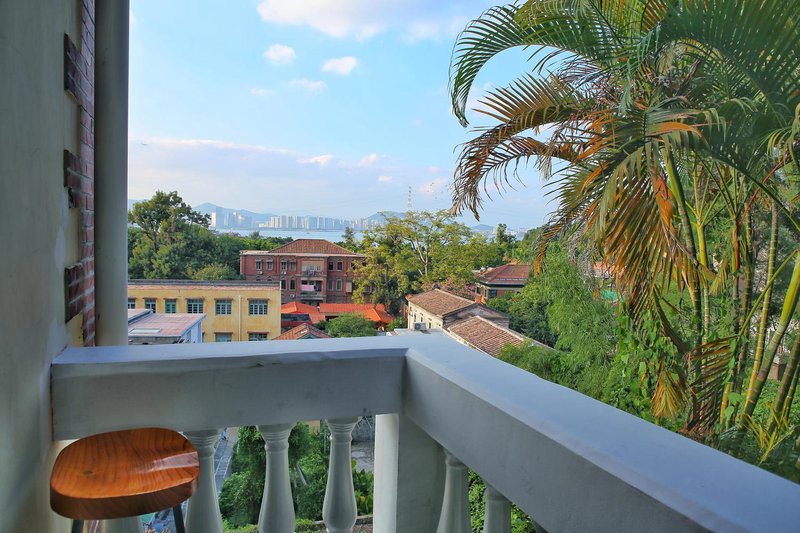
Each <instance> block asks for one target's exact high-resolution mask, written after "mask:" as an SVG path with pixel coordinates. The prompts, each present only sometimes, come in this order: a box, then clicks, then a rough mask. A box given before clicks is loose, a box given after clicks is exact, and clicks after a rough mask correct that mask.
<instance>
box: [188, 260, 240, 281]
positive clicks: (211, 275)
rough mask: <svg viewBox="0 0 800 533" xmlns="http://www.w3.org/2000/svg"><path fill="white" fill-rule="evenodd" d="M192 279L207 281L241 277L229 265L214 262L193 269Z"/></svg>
mask: <svg viewBox="0 0 800 533" xmlns="http://www.w3.org/2000/svg"><path fill="white" fill-rule="evenodd" d="M192 279H196V280H205V281H214V280H227V279H239V275H238V274H237V273H236V272H235V271H234V270H233V269H232V268H231V267H229V266H228V265H221V264H219V263H212V264H210V265H206V266H204V267H202V268H200V269H198V270H195V271H193V272H192Z"/></svg>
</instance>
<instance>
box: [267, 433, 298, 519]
mask: <svg viewBox="0 0 800 533" xmlns="http://www.w3.org/2000/svg"><path fill="white" fill-rule="evenodd" d="M293 427H294V424H275V425H270V426H258V431H260V432H261V436H262V437H263V438H264V448H265V449H266V451H267V470H266V475H265V476H264V497H263V498H262V499H261V513H260V515H259V517H258V531H259V532H260V533H292V532H293V531H294V504H293V503H292V487H291V485H290V484H289V434H290V433H291V432H292V428H293Z"/></svg>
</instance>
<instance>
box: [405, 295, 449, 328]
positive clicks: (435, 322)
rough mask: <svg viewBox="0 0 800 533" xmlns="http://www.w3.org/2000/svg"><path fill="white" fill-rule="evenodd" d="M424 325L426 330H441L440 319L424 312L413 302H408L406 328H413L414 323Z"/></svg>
mask: <svg viewBox="0 0 800 533" xmlns="http://www.w3.org/2000/svg"><path fill="white" fill-rule="evenodd" d="M420 322H421V323H423V324H425V326H424V327H425V328H426V329H442V325H443V322H442V317H440V316H438V315H435V314H433V313H431V312H430V311H426V310H425V309H423V308H421V307H420V306H418V305H416V304H415V303H414V302H413V301H410V302H408V327H409V328H413V327H414V324H415V323H420Z"/></svg>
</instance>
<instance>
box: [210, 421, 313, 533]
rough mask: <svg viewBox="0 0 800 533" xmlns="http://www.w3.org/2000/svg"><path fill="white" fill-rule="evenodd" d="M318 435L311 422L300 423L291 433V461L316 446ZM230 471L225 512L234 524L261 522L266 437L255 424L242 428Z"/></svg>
mask: <svg viewBox="0 0 800 533" xmlns="http://www.w3.org/2000/svg"><path fill="white" fill-rule="evenodd" d="M314 442H315V437H314V436H313V435H312V433H311V431H310V430H309V429H308V426H306V425H305V424H297V425H296V426H295V427H294V428H293V429H292V432H291V434H290V435H289V464H292V465H293V464H296V463H297V462H298V461H299V460H300V458H301V457H303V456H305V455H307V454H308V453H310V452H311V451H312V450H313V449H314ZM231 469H232V471H233V474H231V475H230V476H229V477H228V479H226V480H225V483H224V484H223V485H222V490H221V491H220V497H219V506H220V511H221V513H222V516H223V517H224V518H225V520H226V521H227V522H228V524H229V525H230V526H231V527H243V526H245V525H247V524H254V523H256V522H258V513H259V512H260V510H261V497H262V494H263V492H264V475H265V470H266V451H265V450H264V439H263V438H262V436H261V433H259V431H258V429H257V428H256V427H255V426H244V427H241V428H239V433H238V440H237V443H236V449H235V451H234V453H233V458H232V460H231Z"/></svg>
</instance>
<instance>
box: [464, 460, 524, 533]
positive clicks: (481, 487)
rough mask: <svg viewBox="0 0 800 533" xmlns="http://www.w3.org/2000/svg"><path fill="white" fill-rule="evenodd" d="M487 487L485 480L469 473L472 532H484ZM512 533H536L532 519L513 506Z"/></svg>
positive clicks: (473, 473) (471, 472)
mask: <svg viewBox="0 0 800 533" xmlns="http://www.w3.org/2000/svg"><path fill="white" fill-rule="evenodd" d="M485 491H486V485H485V484H484V482H483V480H482V479H481V478H480V477H479V476H478V474H476V473H475V472H473V471H472V470H470V471H469V517H470V522H471V524H472V531H483V519H484V516H485V514H486V499H485V497H484V493H485ZM511 533H536V527H535V526H534V524H533V522H532V521H531V519H530V517H529V516H528V515H527V514H525V513H524V512H522V511H521V510H520V509H519V507H517V506H516V505H513V504H512V505H511Z"/></svg>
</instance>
